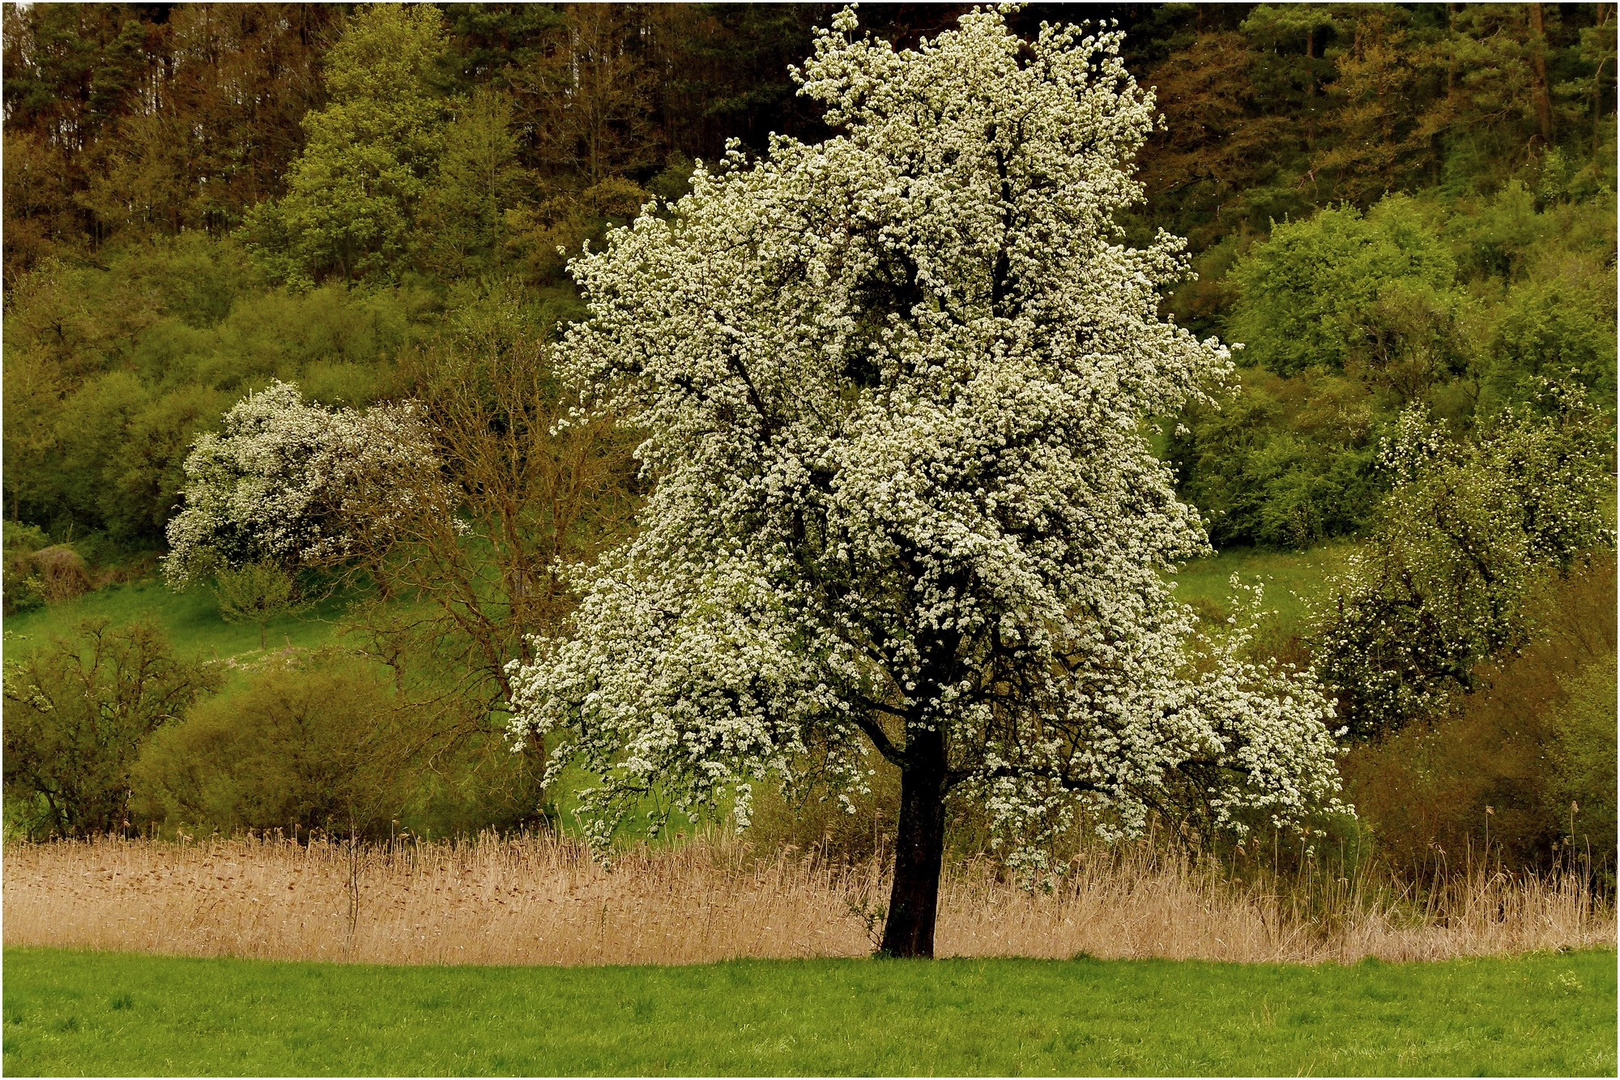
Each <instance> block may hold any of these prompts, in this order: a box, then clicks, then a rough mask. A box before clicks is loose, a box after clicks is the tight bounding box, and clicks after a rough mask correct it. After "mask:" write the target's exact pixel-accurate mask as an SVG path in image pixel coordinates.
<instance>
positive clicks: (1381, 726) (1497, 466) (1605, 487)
mask: <svg viewBox="0 0 1620 1080" xmlns="http://www.w3.org/2000/svg"><path fill="white" fill-rule="evenodd" d="M1562 402H1563V404H1562V406H1561V407H1560V408H1559V409H1558V411H1556V412H1555V413H1554V414H1553V415H1552V416H1550V417H1538V416H1535V415H1533V414H1531V413H1529V412H1527V411H1523V412H1520V411H1507V412H1504V413H1503V414H1502V415H1501V416H1500V417H1499V418H1498V419H1497V420H1496V421H1495V422H1494V423H1493V424H1492V425H1491V426H1490V427H1489V428H1488V429H1486V430H1485V431H1484V432H1482V434H1481V436H1480V438H1479V440H1478V441H1477V442H1472V443H1465V442H1457V441H1455V440H1452V439H1450V438H1449V437H1448V436H1447V435H1446V434H1445V433H1444V432H1443V431H1442V430H1441V429H1439V428H1437V427H1436V426H1434V425H1433V424H1432V423H1431V422H1430V421H1428V420H1427V419H1425V418H1424V417H1422V416H1421V415H1420V414H1417V413H1408V414H1406V415H1405V416H1403V417H1402V421H1401V428H1400V430H1399V432H1398V433H1397V435H1396V437H1395V439H1394V440H1393V441H1392V442H1390V443H1389V444H1387V445H1386V447H1385V464H1386V466H1387V467H1388V468H1389V470H1390V472H1391V473H1392V474H1393V478H1394V481H1395V487H1394V489H1393V490H1392V491H1391V493H1390V495H1389V496H1388V497H1387V498H1386V500H1385V502H1384V505H1383V507H1382V508H1381V512H1380V521H1379V524H1378V528H1377V531H1376V532H1375V534H1374V535H1373V537H1372V538H1371V540H1370V542H1369V544H1368V547H1367V550H1366V551H1365V552H1364V553H1362V554H1359V555H1358V556H1356V557H1355V558H1354V559H1353V560H1352V562H1351V565H1350V567H1349V569H1348V571H1347V572H1346V573H1345V575H1344V576H1343V577H1342V578H1341V579H1340V581H1339V583H1338V588H1337V595H1336V597H1335V598H1334V601H1333V603H1332V604H1331V605H1330V606H1329V609H1328V610H1327V611H1326V612H1325V613H1324V619H1323V624H1322V627H1321V629H1320V631H1319V634H1318V637H1317V642H1316V645H1317V659H1318V661H1319V666H1320V670H1321V672H1322V674H1323V676H1324V678H1325V679H1326V681H1327V682H1328V683H1329V684H1330V685H1331V686H1333V687H1334V688H1335V689H1336V690H1337V691H1338V693H1339V705H1340V715H1341V717H1342V718H1343V719H1344V721H1345V722H1346V723H1347V724H1348V725H1349V727H1350V730H1351V731H1352V732H1354V733H1355V734H1356V735H1358V736H1370V735H1374V734H1377V733H1380V732H1385V731H1390V730H1394V729H1397V728H1399V727H1401V726H1403V725H1404V724H1406V723H1407V722H1409V721H1411V720H1413V719H1415V718H1418V717H1421V716H1424V715H1429V714H1433V713H1434V712H1435V711H1436V710H1438V709H1439V708H1440V707H1442V706H1443V705H1444V704H1445V702H1446V701H1447V699H1448V698H1449V697H1450V696H1451V695H1452V694H1454V693H1455V692H1456V691H1459V690H1461V691H1467V690H1471V689H1473V688H1474V686H1475V685H1476V677H1475V671H1474V669H1475V665H1477V664H1478V663H1480V662H1481V661H1483V660H1486V659H1488V658H1490V657H1493V656H1497V655H1499V654H1500V653H1502V652H1503V651H1504V650H1507V649H1510V648H1514V647H1516V646H1518V645H1520V644H1522V643H1523V641H1524V640H1525V633H1526V627H1525V622H1524V605H1525V599H1526V597H1527V595H1529V594H1530V593H1531V592H1532V590H1534V589H1535V588H1536V586H1537V584H1538V580H1539V578H1540V577H1541V576H1542V575H1548V574H1562V573H1566V572H1568V570H1569V569H1570V567H1571V566H1572V565H1573V564H1574V562H1575V559H1576V557H1577V556H1578V555H1580V554H1581V553H1583V552H1586V551H1590V550H1592V549H1595V548H1603V549H1607V548H1608V547H1610V546H1611V545H1612V544H1613V541H1614V536H1613V532H1612V530H1611V528H1610V527H1609V526H1610V522H1611V521H1612V513H1613V506H1614V502H1613V500H1614V484H1613V468H1614V464H1613V462H1614V457H1613V455H1614V439H1613V433H1612V430H1611V429H1610V427H1609V424H1608V422H1607V421H1606V419H1605V418H1602V417H1601V416H1599V415H1596V414H1594V413H1593V412H1592V411H1591V410H1590V408H1589V407H1588V406H1587V405H1586V404H1585V403H1584V402H1583V401H1581V400H1579V399H1574V398H1569V397H1564V398H1562Z"/></svg>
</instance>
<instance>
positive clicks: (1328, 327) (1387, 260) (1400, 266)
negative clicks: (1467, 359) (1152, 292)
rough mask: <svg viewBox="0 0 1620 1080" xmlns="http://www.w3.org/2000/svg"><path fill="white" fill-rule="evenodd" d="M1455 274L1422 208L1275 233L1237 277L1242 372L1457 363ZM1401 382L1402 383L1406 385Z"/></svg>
mask: <svg viewBox="0 0 1620 1080" xmlns="http://www.w3.org/2000/svg"><path fill="white" fill-rule="evenodd" d="M1456 274H1457V265H1456V262H1455V260H1454V259H1453V258H1452V255H1451V252H1450V250H1449V248H1448V247H1447V246H1446V245H1445V244H1444V243H1442V242H1441V240H1440V237H1439V234H1438V230H1437V229H1436V228H1434V227H1433V226H1432V225H1430V224H1429V223H1428V222H1426V221H1425V220H1424V217H1423V215H1422V214H1421V213H1420V211H1419V208H1418V206H1417V204H1415V203H1414V202H1413V201H1412V200H1411V199H1408V198H1406V197H1404V196H1389V197H1386V198H1385V199H1384V200H1383V201H1382V202H1380V203H1379V204H1378V205H1377V206H1375V207H1374V208H1373V209H1372V210H1370V211H1369V212H1368V213H1367V214H1365V215H1363V214H1362V213H1361V212H1360V211H1358V210H1355V209H1353V208H1351V207H1343V208H1339V209H1327V210H1323V211H1321V212H1319V213H1317V214H1316V215H1315V216H1314V217H1311V218H1310V219H1308V220H1306V221H1298V222H1286V223H1283V224H1279V225H1277V226H1276V227H1275V228H1274V229H1273V230H1272V233H1271V239H1270V240H1269V241H1268V242H1267V243H1264V244H1260V245H1257V246H1255V247H1254V248H1253V249H1251V250H1250V252H1249V253H1248V254H1247V255H1246V256H1244V257H1243V258H1242V259H1241V260H1239V262H1238V263H1237V265H1236V266H1235V267H1234V268H1233V270H1232V280H1233V282H1234V284H1235V285H1236V286H1237V289H1238V298H1237V301H1236V303H1235V304H1234V305H1233V308H1232V314H1231V318H1230V320H1229V324H1228V325H1229V329H1230V332H1231V337H1232V338H1233V339H1234V340H1237V341H1241V342H1244V343H1245V345H1246V346H1247V352H1246V354H1245V356H1244V359H1245V361H1246V362H1249V363H1255V364H1258V365H1260V366H1262V367H1265V368H1267V369H1268V370H1270V371H1274V372H1276V373H1277V374H1280V375H1294V374H1298V373H1299V372H1302V371H1304V370H1306V369H1307V368H1312V367H1320V368H1326V369H1327V370H1329V371H1344V370H1346V367H1347V365H1348V364H1349V363H1350V362H1351V361H1352V360H1353V359H1359V360H1360V361H1362V366H1363V367H1364V368H1369V369H1385V368H1388V367H1390V366H1391V365H1396V364H1403V365H1404V364H1414V363H1424V364H1425V365H1426V366H1428V367H1432V368H1443V367H1445V366H1446V365H1449V364H1450V363H1451V352H1452V350H1453V348H1454V344H1455V343H1454V342H1453V340H1452V337H1451V334H1452V330H1451V323H1452V319H1453V316H1454V310H1453V309H1454V307H1455V305H1456V304H1457V302H1458V299H1459V298H1458V297H1457V296H1455V295H1453V293H1452V287H1453V283H1454V280H1455V278H1456ZM1403 382H1404V380H1403Z"/></svg>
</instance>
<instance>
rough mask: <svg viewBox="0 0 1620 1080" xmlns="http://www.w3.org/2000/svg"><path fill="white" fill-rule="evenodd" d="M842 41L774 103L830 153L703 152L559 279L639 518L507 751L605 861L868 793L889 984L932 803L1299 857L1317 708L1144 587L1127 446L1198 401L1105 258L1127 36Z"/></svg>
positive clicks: (556, 645)
mask: <svg viewBox="0 0 1620 1080" xmlns="http://www.w3.org/2000/svg"><path fill="white" fill-rule="evenodd" d="M855 28H856V20H855V16H854V13H853V10H848V9H846V10H845V11H844V12H843V13H841V14H840V15H838V17H837V18H836V19H835V20H834V22H833V28H832V29H831V30H829V31H824V32H823V33H821V34H820V35H819V36H818V37H817V41H816V47H815V54H814V56H813V57H812V58H811V59H810V60H809V61H808V62H807V63H806V65H805V67H804V70H803V71H802V72H801V73H800V74H799V78H800V81H801V93H803V94H805V95H807V96H809V97H811V98H814V99H815V100H818V101H820V102H822V103H824V104H825V106H826V108H827V113H826V120H827V122H828V124H830V125H831V126H833V127H834V128H835V129H841V133H840V134H839V135H837V136H836V137H834V138H830V139H828V140H827V141H825V142H822V143H819V144H816V145H805V144H802V143H800V142H797V141H795V140H792V139H787V138H777V139H775V140H773V142H772V144H771V148H770V153H769V156H768V157H767V158H766V159H764V160H761V161H758V162H754V163H750V162H749V161H748V160H747V159H746V158H745V156H744V155H743V154H742V153H741V151H738V150H733V151H732V152H731V153H730V154H729V155H728V156H727V158H726V160H725V161H724V163H723V164H722V166H721V167H720V168H719V169H717V170H712V171H711V170H706V169H702V168H700V169H698V171H697V172H696V173H695V174H694V176H693V178H692V180H693V182H692V192H691V194H690V195H688V196H686V197H685V198H683V199H682V200H681V201H680V202H679V203H678V204H676V205H675V206H674V207H673V210H672V213H670V214H669V215H667V216H660V215H657V214H653V213H644V214H643V215H642V216H641V217H640V218H638V219H637V220H636V221H635V222H634V224H633V225H631V226H630V227H628V228H625V229H621V230H618V231H616V232H615V233H613V234H612V235H611V236H610V238H609V242H608V247H607V249H606V250H605V251H602V252H600V253H596V254H589V253H587V254H586V255H585V256H583V257H581V258H579V259H577V260H576V261H575V262H574V263H573V266H572V269H573V272H574V274H575V276H576V277H577V279H578V280H579V282H580V285H581V288H582V289H583V292H584V296H585V299H586V301H587V303H588V304H589V318H588V319H587V320H586V321H584V322H583V323H581V324H578V325H576V326H575V327H573V328H572V329H571V330H570V331H569V333H568V335H567V337H566V340H565V342H564V345H563V348H562V353H563V356H564V358H565V361H566V363H567V364H568V365H569V373H570V375H571V377H572V379H573V380H574V382H575V384H576V385H577V386H578V387H579V388H580V390H581V392H582V394H583V403H582V415H584V416H594V415H597V414H596V413H594V411H593V410H596V409H610V408H611V409H615V410H621V415H624V416H626V417H628V419H629V422H630V425H631V426H632V427H633V428H634V429H636V430H640V431H643V432H645V433H646V439H645V441H644V442H643V443H642V445H641V447H640V450H639V456H640V459H641V462H642V465H643V468H644V471H645V474H646V476H647V477H648V479H649V480H650V481H651V482H652V483H653V485H654V489H653V491H652V494H651V496H650V498H649V500H648V502H647V504H646V505H645V507H644V509H643V511H642V512H641V514H640V531H639V533H638V534H637V535H636V536H635V538H634V539H633V540H631V541H630V542H629V543H627V544H626V545H624V546H623V547H621V548H619V549H617V550H616V551H615V552H613V553H612V554H610V555H609V556H608V557H606V558H604V559H602V560H601V561H600V562H599V563H597V564H596V565H595V566H594V567H593V568H591V569H589V570H588V571H586V572H584V573H583V575H582V576H581V577H580V578H579V585H580V587H581V588H582V591H583V593H584V599H583V601H582V603H581V606H580V607H579V609H578V611H577V612H576V616H575V619H574V633H573V634H572V635H553V636H546V637H541V638H539V639H537V640H536V642H535V645H534V651H535V655H534V659H533V661H532V662H530V663H527V664H522V665H519V666H518V667H517V668H516V677H515V679H514V691H515V692H514V703H515V705H516V706H517V707H518V715H517V717H516V720H515V722H514V733H515V734H516V736H517V737H518V738H519V739H525V738H526V739H531V740H552V741H556V742H557V743H558V744H559V745H560V746H561V747H562V749H563V750H564V751H565V752H563V753H559V754H558V755H556V756H555V757H554V758H553V762H554V765H555V766H556V767H560V766H561V764H562V763H563V762H564V761H566V760H568V759H570V758H576V759H581V760H583V761H584V762H586V763H587V764H588V765H589V766H590V767H591V768H592V770H593V771H594V774H595V775H596V776H597V777H598V778H599V779H598V781H597V782H596V784H595V787H594V789H593V790H591V791H590V792H588V793H587V796H586V803H585V805H586V808H587V811H588V813H590V814H591V815H593V816H592V817H591V819H590V820H591V824H592V829H593V835H594V836H595V837H596V839H598V840H599V841H605V840H606V839H607V838H608V837H610V836H611V835H612V832H613V827H614V823H615V822H616V821H617V820H618V819H619V817H620V816H621V815H622V814H623V813H624V812H625V809H626V807H627V806H629V805H631V804H632V803H633V802H634V801H635V800H636V799H638V798H640V797H641V796H643V795H644V794H646V793H648V792H649V791H653V790H656V791H658V792H659V793H660V794H661V795H662V796H663V797H665V798H668V799H673V800H674V802H675V804H676V805H677V806H679V807H682V808H685V809H687V810H688V811H694V810H695V809H696V808H697V807H698V805H699V804H701V803H703V802H705V801H706V800H716V799H717V798H723V799H725V800H726V801H727V804H728V805H731V806H732V807H734V809H735V811H736V813H737V816H738V819H739V821H746V819H747V813H748V806H749V795H750V792H751V789H752V785H754V784H756V783H758V782H761V781H764V780H766V779H768V778H785V779H789V780H793V779H798V778H802V777H804V776H805V775H806V773H807V772H819V773H820V774H821V775H823V776H825V777H827V778H828V779H830V780H831V781H833V782H834V783H836V784H839V785H842V786H844V787H859V786H861V785H862V784H863V783H865V781H866V778H867V776H868V775H869V771H870V764H869V761H868V755H869V754H870V753H876V754H880V755H882V756H883V757H884V758H886V759H887V760H888V761H889V762H891V763H892V764H893V765H894V766H896V767H897V768H898V769H899V772H900V777H901V795H900V819H899V835H898V837H897V845H896V859H895V872H894V884H893V892H892V895H891V898H890V903H889V908H888V915H887V922H886V925H885V928H884V936H883V948H884V949H885V950H886V951H887V952H889V953H892V954H898V955H932V952H933V945H934V924H935V915H936V911H937V906H938V892H939V876H940V869H941V860H942V857H943V845H944V829H945V800H946V797H947V795H949V794H951V793H957V794H959V795H966V796H968V797H972V798H974V799H977V800H979V801H980V802H981V803H982V805H983V806H984V807H986V809H987V810H988V813H989V814H990V816H991V818H992V820H993V822H994V823H995V824H996V826H997V827H998V829H999V830H1000V832H1001V834H1002V835H1004V836H1007V837H1009V838H1017V837H1020V836H1022V837H1024V838H1026V839H1030V838H1033V839H1036V840H1039V839H1040V837H1041V836H1042V835H1043V834H1044V832H1045V830H1046V829H1047V828H1050V827H1062V826H1063V825H1065V824H1067V823H1068V822H1070V821H1072V820H1073V815H1074V811H1075V809H1076V808H1077V807H1079V806H1083V805H1086V804H1088V803H1089V804H1091V805H1093V806H1099V807H1105V808H1107V809H1108V810H1109V814H1108V815H1107V816H1106V818H1105V820H1108V821H1109V822H1111V823H1112V828H1113V829H1114V830H1115V832H1131V831H1135V830H1139V829H1141V828H1142V827H1143V826H1144V824H1145V822H1146V821H1147V820H1148V818H1149V815H1150V814H1151V812H1152V811H1153V809H1154V808H1155V807H1160V806H1164V805H1167V804H1168V803H1170V802H1173V801H1176V800H1180V799H1186V800H1193V801H1198V802H1201V803H1203V804H1204V805H1205V806H1206V807H1207V808H1208V810H1209V814H1210V817H1211V820H1212V821H1213V822H1214V823H1215V824H1217V825H1220V826H1226V827H1231V828H1234V829H1239V830H1241V829H1243V828H1244V827H1245V826H1246V823H1247V822H1248V821H1250V820H1251V819H1253V818H1255V817H1258V818H1260V819H1262V820H1264V819H1270V820H1272V821H1275V822H1278V823H1285V822H1289V821H1297V820H1299V819H1300V818H1301V817H1302V816H1303V815H1305V814H1307V813H1309V812H1310V811H1311V810H1312V808H1314V807H1316V806H1319V805H1321V804H1323V803H1328V802H1331V801H1332V799H1333V794H1334V792H1335V791H1336V790H1337V786H1338V779H1337V772H1336V769H1335V767H1334V761H1333V755H1334V747H1333V739H1332V735H1331V733H1330V732H1329V730H1328V728H1327V726H1326V724H1327V722H1328V721H1329V720H1330V719H1331V716H1332V710H1331V707H1330V705H1329V703H1328V702H1327V701H1326V699H1325V698H1324V697H1323V696H1322V694H1321V693H1320V692H1319V691H1318V689H1317V687H1316V685H1315V684H1314V682H1313V681H1312V680H1311V679H1310V678H1309V677H1307V676H1304V675H1299V674H1295V673H1291V672H1286V671H1279V670H1272V669H1269V668H1262V667H1259V666H1256V665H1254V664H1251V663H1246V662H1243V661H1242V660H1240V659H1239V658H1238V652H1237V650H1236V648H1235V647H1234V646H1232V645H1231V643H1228V645H1227V646H1226V647H1218V646H1211V647H1210V648H1208V649H1205V650H1200V649H1199V648H1196V647H1190V643H1191V639H1192V636H1193V627H1194V620H1193V619H1192V617H1191V615H1190V614H1189V613H1188V611H1187V610H1186V608H1185V607H1184V606H1182V605H1179V604H1177V603H1175V602H1174V601H1173V595H1172V589H1171V587H1170V586H1169V585H1168V584H1166V580H1165V577H1164V572H1165V571H1166V570H1168V569H1170V568H1172V567H1173V566H1174V565H1175V564H1176V563H1177V561H1178V560H1180V559H1182V558H1184V557H1186V556H1188V555H1190V554H1193V553H1196V552H1199V551H1203V550H1207V548H1206V545H1205V541H1204V537H1203V532H1202V529H1201V527H1200V524H1199V521H1198V518H1197V515H1196V514H1195V513H1194V512H1193V511H1192V510H1190V509H1189V508H1187V507H1186V506H1184V505H1182V504H1181V503H1180V502H1178V501H1177V499H1176V497H1175V492H1174V488H1173V483H1172V478H1171V475H1170V473H1169V471H1168V469H1167V468H1166V467H1165V465H1164V464H1163V463H1161V462H1160V461H1158V460H1157V459H1156V458H1155V457H1154V455H1153V453H1152V451H1151V449H1150V447H1149V445H1148V443H1147V440H1146V438H1145V437H1144V429H1145V426H1146V421H1147V420H1148V419H1149V418H1151V417H1153V416H1159V415H1165V414H1168V413H1171V412H1173V411H1174V410H1175V409H1176V408H1177V407H1178V406H1179V404H1180V403H1181V402H1183V401H1184V400H1186V399H1187V398H1188V397H1189V396H1190V395H1193V394H1196V393H1198V392H1199V391H1198V387H1199V385H1200V383H1201V380H1204V379H1206V378H1209V377H1214V376H1219V375H1220V374H1221V373H1222V372H1224V371H1225V370H1227V369H1228V367H1229V363H1230V362H1229V357H1228V353H1227V351H1226V350H1225V349H1224V348H1222V347H1221V346H1220V345H1219V344H1218V343H1216V342H1215V341H1213V340H1211V341H1205V342H1200V341H1198V340H1196V339H1195V338H1194V337H1193V336H1192V335H1190V334H1188V333H1187V332H1186V331H1184V330H1182V329H1179V328H1177V327H1176V326H1175V325H1173V324H1171V323H1167V322H1165V321H1163V320H1162V319H1160V317H1159V316H1158V298H1159V293H1158V289H1159V287H1160V286H1162V285H1163V284H1164V283H1166V282H1168V281H1170V280H1172V279H1173V278H1175V277H1176V276H1177V275H1178V274H1180V273H1181V272H1183V270H1184V261H1183V259H1182V257H1181V255H1180V246H1179V242H1178V241H1176V240H1174V239H1173V238H1171V237H1168V236H1165V235H1160V236H1159V237H1158V238H1157V239H1156V240H1155V241H1154V242H1153V243H1151V244H1150V245H1148V246H1147V247H1146V248H1140V249H1139V248H1133V247H1130V246H1128V245H1127V244H1126V243H1125V242H1124V240H1123V237H1122V235H1121V232H1120V230H1119V228H1118V227H1117V226H1116V225H1115V224H1114V215H1115V213H1116V211H1118V210H1119V209H1121V208H1122V207H1124V206H1126V205H1127V204H1129V203H1130V202H1132V201H1133V200H1135V199H1137V198H1139V197H1140V193H1141V191H1140V187H1139V185H1138V184H1137V183H1136V182H1135V181H1134V180H1133V179H1132V178H1131V174H1130V162H1131V159H1132V156H1133V155H1134V153H1135V151H1136V150H1137V149H1138V148H1139V147H1140V145H1141V144H1142V141H1143V140H1144V139H1145V138H1146V136H1147V134H1148V132H1149V131H1150V130H1151V129H1152V126H1153V123H1154V117H1155V113H1154V109H1153V103H1152V99H1151V95H1149V94H1146V93H1144V92H1142V91H1140V90H1139V89H1138V88H1137V87H1136V85H1135V84H1134V82H1133V81H1132V80H1131V78H1130V76H1129V74H1128V73H1127V72H1126V70H1125V67H1124V65H1123V63H1122V62H1121V60H1120V57H1119V46H1120V36H1119V35H1118V34H1115V33H1104V34H1101V35H1097V36H1083V35H1082V33H1081V32H1080V31H1078V30H1076V29H1074V28H1072V27H1070V28H1051V27H1047V28H1043V29H1042V31H1041V33H1040V35H1039V37H1038V38H1036V40H1034V41H1023V40H1020V39H1019V38H1018V37H1017V36H1016V35H1015V34H1013V33H1011V32H1010V31H1009V29H1008V27H1007V26H1006V24H1005V22H1004V20H1003V17H1002V15H1000V14H998V13H995V12H985V11H979V12H975V13H973V14H970V15H967V16H964V17H963V18H962V20H961V23H960V28H959V29H958V30H956V31H953V32H950V33H946V34H943V35H941V36H940V37H939V38H937V39H935V40H933V41H929V42H925V43H924V44H922V45H921V46H919V47H918V48H917V49H916V50H914V51H906V52H897V51H895V50H894V49H892V48H891V47H890V46H888V45H887V44H885V43H883V42H881V41H872V40H867V39H861V38H858V37H856V36H855V33H854V31H855ZM1027 850H1029V851H1030V852H1031V853H1033V852H1035V851H1037V850H1038V849H1037V848H1034V847H1030V848H1028V849H1027Z"/></svg>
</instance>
